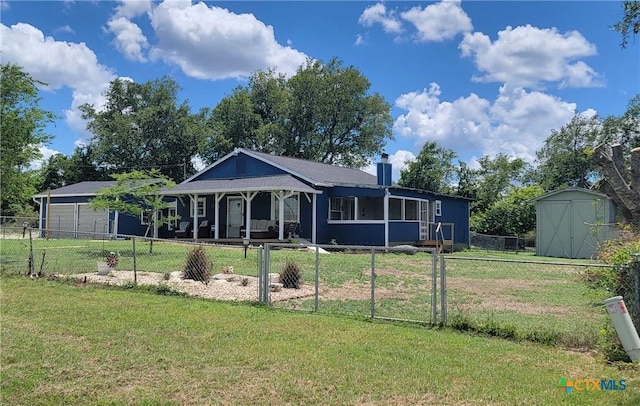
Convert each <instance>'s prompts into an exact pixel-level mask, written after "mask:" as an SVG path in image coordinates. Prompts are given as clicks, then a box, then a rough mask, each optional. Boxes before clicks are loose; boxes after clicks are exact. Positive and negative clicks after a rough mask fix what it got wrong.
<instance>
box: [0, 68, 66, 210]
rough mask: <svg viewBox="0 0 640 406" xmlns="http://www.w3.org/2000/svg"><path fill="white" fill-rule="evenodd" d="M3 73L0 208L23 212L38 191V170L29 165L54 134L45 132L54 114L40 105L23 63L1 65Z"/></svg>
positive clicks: (0, 81) (35, 84) (0, 80)
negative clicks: (20, 64)
mask: <svg viewBox="0 0 640 406" xmlns="http://www.w3.org/2000/svg"><path fill="white" fill-rule="evenodd" d="M1 69H2V70H1V73H0V75H1V76H0V134H2V139H1V142H0V190H1V191H2V193H0V210H1V212H2V214H3V215H9V216H10V215H17V214H20V213H22V212H23V211H24V210H25V208H26V206H27V205H28V203H29V202H30V200H31V196H33V195H34V194H35V193H36V191H37V190H36V186H37V182H38V172H37V171H33V170H30V169H29V166H30V164H31V163H32V162H33V161H34V160H36V159H38V158H40V157H41V156H42V155H41V154H40V151H39V147H40V146H41V145H43V144H46V143H47V142H48V141H49V140H50V139H51V136H50V135H49V134H47V133H46V132H45V129H46V126H47V124H49V123H50V122H52V121H53V120H54V118H55V116H54V114H53V113H51V112H49V111H46V110H43V109H41V108H40V107H39V102H40V98H39V97H38V85H44V84H45V83H43V82H40V81H38V80H36V79H34V78H32V77H31V75H29V74H28V73H25V72H24V71H23V70H22V68H21V67H19V66H17V65H12V64H6V65H2V68H1Z"/></svg>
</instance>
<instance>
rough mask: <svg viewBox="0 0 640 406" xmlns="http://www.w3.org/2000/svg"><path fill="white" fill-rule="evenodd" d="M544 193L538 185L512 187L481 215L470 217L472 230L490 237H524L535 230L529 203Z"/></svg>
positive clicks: (533, 205) (531, 204)
mask: <svg viewBox="0 0 640 406" xmlns="http://www.w3.org/2000/svg"><path fill="white" fill-rule="evenodd" d="M543 193H544V191H543V189H542V188H541V187H540V186H538V185H532V186H524V187H514V188H511V189H510V191H509V192H508V193H507V194H506V195H505V196H504V197H502V198H500V199H499V200H497V201H496V202H494V203H493V204H492V205H491V206H490V207H489V208H487V209H486V210H485V211H483V212H482V213H478V214H476V215H474V216H472V219H471V223H472V229H473V230H474V231H476V232H478V233H482V234H491V235H517V236H524V235H526V234H527V233H529V232H531V231H533V230H535V227H536V208H535V203H531V202H529V200H530V199H533V198H536V197H538V196H540V195H542V194H543Z"/></svg>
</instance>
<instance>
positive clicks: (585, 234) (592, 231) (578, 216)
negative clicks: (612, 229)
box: [571, 200, 605, 258]
mask: <svg viewBox="0 0 640 406" xmlns="http://www.w3.org/2000/svg"><path fill="white" fill-rule="evenodd" d="M604 211H605V208H604V201H603V200H574V201H573V210H572V213H573V219H572V220H573V224H572V231H573V234H572V237H573V238H572V247H571V249H572V251H571V253H572V257H571V258H591V257H592V256H593V255H594V254H595V253H596V252H597V251H598V245H599V244H600V242H601V241H603V240H604V235H603V230H604V228H603V227H602V226H601V225H600V224H601V223H603V222H604V216H605V212H604Z"/></svg>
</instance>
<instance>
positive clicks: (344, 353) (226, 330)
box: [0, 277, 640, 405]
mask: <svg viewBox="0 0 640 406" xmlns="http://www.w3.org/2000/svg"><path fill="white" fill-rule="evenodd" d="M0 283H1V286H0V287H1V297H0V299H1V302H0V305H1V309H2V314H1V316H2V324H1V332H2V346H1V351H2V352H1V358H0V365H1V367H2V369H1V379H0V382H1V383H0V385H1V386H0V388H1V396H2V397H1V399H2V403H3V404H11V405H38V404H41V405H53V404H66V405H71V404H77V405H92V404H100V405H106V404H109V405H111V404H115V405H118V404H136V405H138V404H144V405H155V404H176V405H189V404H193V405H200V404H239V405H243V404H252V405H273V404H300V405H308V404H327V405H329V404H331V405H348V404H372V405H373V404H379V405H389V404H397V405H400V404H453V405H455V404H460V405H462V404H496V405H516V404H517V405H525V404H526V405H529V404H540V405H564V404H576V405H583V404H598V405H637V404H640V378H639V375H640V369H639V368H638V366H629V365H620V366H611V365H607V364H605V363H604V362H603V361H602V360H601V359H599V358H596V357H593V356H592V355H590V354H585V353H576V352H569V351H565V350H562V349H560V348H557V347H550V346H544V345H540V344H523V343H516V342H513V341H508V340H502V339H499V338H485V337H480V336H473V335H467V334H464V333H458V332H454V331H450V330H438V329H428V328H423V327H419V326H418V325H413V324H398V323H388V322H371V321H367V320H365V319H364V318H355V319H354V318H345V317H331V316H326V315H319V314H307V313H299V312H298V313H296V312H286V311H282V310H276V309H271V308H263V307H257V306H253V305H249V304H229V303H220V302H213V301H206V300H201V299H193V298H187V297H180V296H160V295H154V294H151V293H148V292H145V291H143V290H135V289H134V290H132V289H128V290H126V289H114V288H104V287H96V286H85V285H82V286H74V285H71V284H61V283H58V282H50V281H46V280H37V281H34V280H30V279H28V278H10V277H2V278H0ZM563 377H564V378H566V379H568V380H571V379H586V378H593V379H601V378H606V379H615V380H619V379H625V380H626V385H627V389H626V390H625V391H617V392H614V391H590V392H577V391H574V392H572V393H570V394H568V395H567V394H565V393H563V392H561V391H560V390H558V389H557V388H556V385H557V384H558V382H559V380H560V378H563Z"/></svg>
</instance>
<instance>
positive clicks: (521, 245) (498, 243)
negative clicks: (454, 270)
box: [471, 232, 535, 252]
mask: <svg viewBox="0 0 640 406" xmlns="http://www.w3.org/2000/svg"><path fill="white" fill-rule="evenodd" d="M471 246H472V247H475V248H478V249H482V250H487V251H514V252H518V251H527V250H529V251H532V250H533V249H534V248H535V239H533V238H522V237H518V236H505V235H490V234H479V233H475V232H472V233H471Z"/></svg>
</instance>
